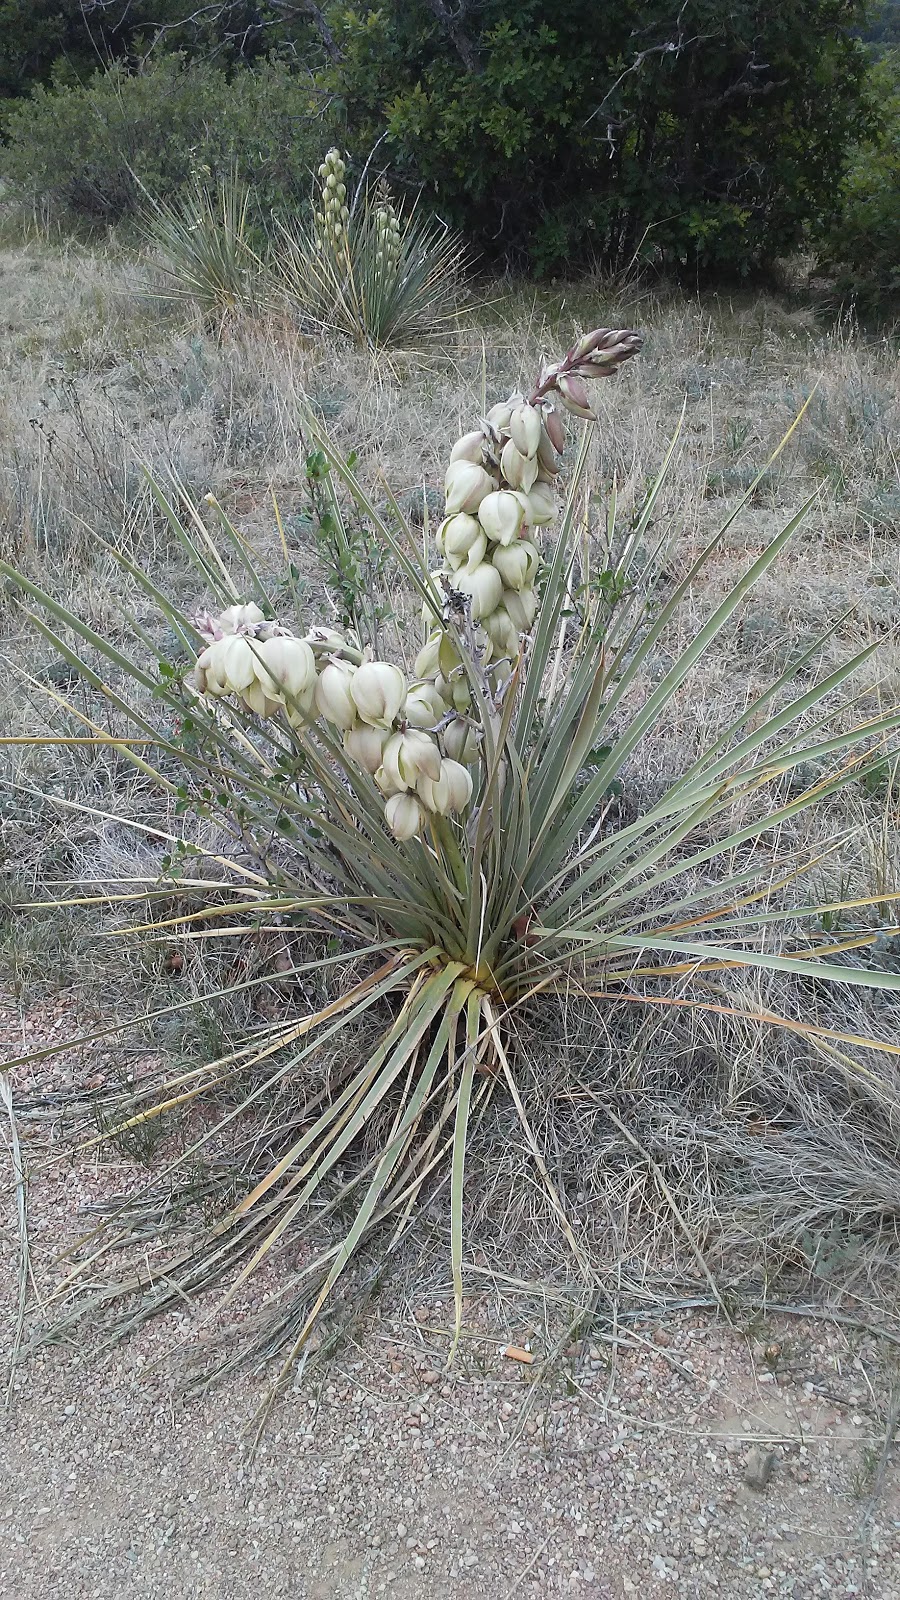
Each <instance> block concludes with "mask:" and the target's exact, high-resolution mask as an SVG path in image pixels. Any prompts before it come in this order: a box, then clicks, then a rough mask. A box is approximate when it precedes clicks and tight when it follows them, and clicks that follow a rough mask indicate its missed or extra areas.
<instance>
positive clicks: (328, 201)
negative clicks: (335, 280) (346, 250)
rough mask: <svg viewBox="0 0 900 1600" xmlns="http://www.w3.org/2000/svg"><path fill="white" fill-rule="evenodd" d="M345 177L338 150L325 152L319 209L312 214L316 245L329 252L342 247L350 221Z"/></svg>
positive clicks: (321, 169) (344, 168)
mask: <svg viewBox="0 0 900 1600" xmlns="http://www.w3.org/2000/svg"><path fill="white" fill-rule="evenodd" d="M346 177H347V169H346V167H345V166H344V163H343V161H342V160H341V156H340V151H338V150H336V149H332V150H329V152H328V154H327V155H326V157H325V159H324V161H323V162H322V164H321V166H320V167H319V179H320V181H321V185H322V188H321V194H320V210H319V211H317V212H316V227H317V229H318V233H319V243H320V244H321V245H322V246H323V248H327V249H329V250H331V251H333V252H334V251H337V250H340V249H342V248H343V246H344V245H345V243H346V238H347V226H348V224H349V221H350V212H349V210H348V208H347V184H346V181H345V180H346Z"/></svg>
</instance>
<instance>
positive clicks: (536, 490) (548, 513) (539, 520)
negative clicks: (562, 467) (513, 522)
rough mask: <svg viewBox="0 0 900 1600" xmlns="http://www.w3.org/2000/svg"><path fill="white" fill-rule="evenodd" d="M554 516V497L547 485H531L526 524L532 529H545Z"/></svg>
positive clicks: (551, 488)
mask: <svg viewBox="0 0 900 1600" xmlns="http://www.w3.org/2000/svg"><path fill="white" fill-rule="evenodd" d="M555 516H556V495H555V494H554V492H553V486H552V484H549V483H533V484H532V485H531V488H530V489H529V491H528V513H527V516H526V519H525V520H526V522H528V524H529V525H530V526H531V527H532V528H543V527H546V525H547V523H548V522H552V521H553V518H554V517H555Z"/></svg>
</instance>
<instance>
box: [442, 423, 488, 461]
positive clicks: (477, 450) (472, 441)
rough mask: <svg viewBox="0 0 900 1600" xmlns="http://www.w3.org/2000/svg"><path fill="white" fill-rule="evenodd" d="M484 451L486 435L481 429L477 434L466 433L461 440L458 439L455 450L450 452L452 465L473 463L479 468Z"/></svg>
mask: <svg viewBox="0 0 900 1600" xmlns="http://www.w3.org/2000/svg"><path fill="white" fill-rule="evenodd" d="M483 449H484V434H483V433H482V431H481V429H480V428H479V429H478V432H477V433H464V434H463V436H462V438H461V439H457V441H456V443H455V445H454V446H453V449H452V450H451V451H450V461H451V464H452V463H453V462H454V461H472V462H474V463H475V465H476V466H477V467H480V466H481V464H482V462H481V452H482V450H483Z"/></svg>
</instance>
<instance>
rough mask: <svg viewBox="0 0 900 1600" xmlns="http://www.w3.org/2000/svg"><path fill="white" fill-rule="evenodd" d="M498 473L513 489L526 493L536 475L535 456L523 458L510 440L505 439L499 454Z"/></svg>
mask: <svg viewBox="0 0 900 1600" xmlns="http://www.w3.org/2000/svg"><path fill="white" fill-rule="evenodd" d="M500 471H501V472H502V474H503V476H504V478H505V479H506V481H507V483H508V484H510V486H511V487H512V488H513V489H524V490H525V492H526V493H527V492H528V490H529V489H530V488H531V485H532V484H533V483H534V480H535V478H536V477H537V475H538V464H537V456H536V455H534V456H531V457H529V456H523V454H522V452H521V450H519V449H518V448H517V446H516V445H514V444H513V441H512V439H507V441H506V444H505V445H504V446H503V450H502V451H501V454H500Z"/></svg>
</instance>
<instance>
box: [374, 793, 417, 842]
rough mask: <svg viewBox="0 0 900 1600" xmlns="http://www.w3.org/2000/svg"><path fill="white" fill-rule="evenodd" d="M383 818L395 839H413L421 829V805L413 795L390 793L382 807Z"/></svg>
mask: <svg viewBox="0 0 900 1600" xmlns="http://www.w3.org/2000/svg"><path fill="white" fill-rule="evenodd" d="M384 820H385V822H386V823H387V825H388V827H389V828H390V830H391V833H392V834H393V835H394V838H395V839H401V840H403V839H414V838H415V836H416V834H417V833H420V832H421V829H422V822H423V820H424V818H423V815H422V807H421V806H420V804H419V802H418V800H417V799H416V797H415V795H412V794H405V793H404V794H395V795H392V796H391V798H390V800H388V802H387V805H386V806H385V808H384Z"/></svg>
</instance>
